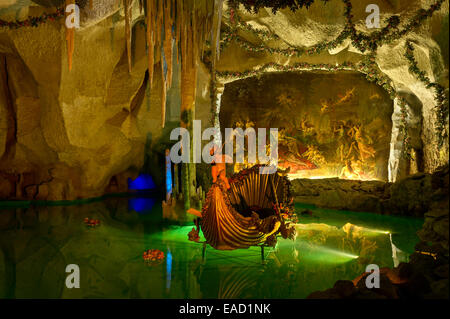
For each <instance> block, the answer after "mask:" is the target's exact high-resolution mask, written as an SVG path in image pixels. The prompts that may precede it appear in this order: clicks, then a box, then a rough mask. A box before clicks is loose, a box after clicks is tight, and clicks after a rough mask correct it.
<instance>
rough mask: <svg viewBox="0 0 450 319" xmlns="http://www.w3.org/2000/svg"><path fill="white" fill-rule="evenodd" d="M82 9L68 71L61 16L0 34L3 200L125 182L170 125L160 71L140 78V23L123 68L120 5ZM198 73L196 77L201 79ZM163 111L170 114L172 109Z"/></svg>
mask: <svg viewBox="0 0 450 319" xmlns="http://www.w3.org/2000/svg"><path fill="white" fill-rule="evenodd" d="M103 2H105V1H103ZM111 2H113V3H114V6H115V3H116V2H115V1H111ZM35 9H36V7H35ZM40 9H41V8H40ZM135 9H136V8H135ZM30 10H31V9H30ZM42 10H45V9H42ZM86 10H87V9H86ZM102 10H104V8H103V9H102ZM137 10H138V8H137ZM84 11H85V10H84ZM84 11H83V12H82V21H83V19H84V20H85V22H86V23H85V24H82V26H83V27H82V28H81V29H80V30H79V31H77V32H76V35H75V48H76V50H75V53H74V58H73V68H72V71H70V72H69V70H68V67H67V55H66V52H65V51H66V50H65V41H64V27H63V25H62V22H61V23H60V22H59V21H58V22H48V23H46V24H43V25H41V26H40V27H38V28H21V29H19V30H14V31H6V32H3V31H2V32H1V33H0V43H1V44H0V61H1V63H0V65H1V66H0V70H1V72H0V73H1V75H2V76H1V77H0V87H1V89H0V198H1V199H33V198H34V199H49V200H62V199H75V198H79V197H82V198H85V197H94V196H100V195H103V194H104V193H105V191H115V192H120V191H126V190H127V178H128V177H133V178H135V177H136V176H137V174H138V173H139V170H140V169H141V168H142V166H143V165H144V159H145V153H146V150H145V148H146V147H147V153H151V152H152V151H155V152H161V155H162V154H163V151H164V149H159V147H160V146H159V142H160V141H161V138H162V137H163V136H166V138H165V139H166V140H168V137H167V135H168V132H170V130H168V129H166V130H165V131H163V130H162V129H161V107H160V105H161V103H160V94H159V92H160V91H161V89H160V87H161V81H160V79H161V74H160V72H159V75H158V71H157V72H156V74H155V76H154V82H153V88H152V89H151V90H149V89H148V87H147V86H148V85H147V84H148V76H146V71H147V56H146V44H145V28H144V27H142V26H140V25H139V24H135V25H134V28H133V33H134V41H133V52H134V55H133V69H132V72H131V74H129V73H128V67H127V59H126V52H125V38H124V35H125V32H124V20H123V17H122V16H121V14H122V13H121V12H119V11H117V10H116V12H115V13H114V12H113V13H112V15H111V14H109V13H108V14H107V15H106V14H104V17H103V18H102V19H100V20H98V21H95V23H91V22H92V19H91V20H90V19H89V17H88V16H89V15H91V16H94V17H95V16H96V14H94V13H95V12H94V13H90V14H85V13H84ZM135 11H136V10H135ZM135 18H136V19H137V18H139V13H138V11H137V12H136V14H135ZM86 25H87V26H86ZM155 63H156V64H159V61H155ZM156 69H157V70H159V69H160V68H156ZM204 73H205V72H202V73H201V75H200V76H199V77H200V79H201V80H202V81H204V82H205V83H208V85H209V79H208V75H205V74H204ZM178 77H179V74H176V76H175V77H174V78H175V80H174V82H176V81H177V79H178ZM205 79H206V80H205ZM178 82H179V80H178ZM177 86H179V83H175V84H174V90H177ZM200 93H203V95H205V94H204V92H200ZM171 95H174V96H173V97H172V98H171ZM206 96H207V97H208V98H209V96H208V95H207V94H206ZM177 99H178V100H179V96H178V97H177V94H176V91H175V93H172V92H169V101H168V103H169V104H173V105H172V108H173V109H176V106H177V105H176V100H177ZM200 100H201V101H200V103H199V106H200V107H199V110H200V111H199V114H200V116H202V114H203V116H204V117H205V116H207V115H206V114H204V112H203V113H202V108H201V106H202V105H205V104H206V105H207V109H208V110H209V103H208V102H207V101H206V99H205V97H204V96H200ZM178 107H179V106H178ZM169 111H170V109H169ZM172 113H173V112H172ZM170 117H171V118H170ZM168 120H169V121H170V120H172V121H173V120H174V118H173V116H171V113H170V112H169V114H168ZM172 126H173V125H172ZM152 156H153V157H152V158H150V159H149V160H148V162H149V163H146V164H147V166H149V167H150V169H149V171H150V172H151V173H152V175H155V176H154V177H155V182H157V183H158V182H159V183H160V184H162V175H160V172H159V171H160V170H161V169H160V168H158V167H157V165H156V164H153V165H152V163H158V155H157V154H155V155H152ZM158 174H159V175H158ZM111 181H112V184H113V185H109V184H110V182H111Z"/></svg>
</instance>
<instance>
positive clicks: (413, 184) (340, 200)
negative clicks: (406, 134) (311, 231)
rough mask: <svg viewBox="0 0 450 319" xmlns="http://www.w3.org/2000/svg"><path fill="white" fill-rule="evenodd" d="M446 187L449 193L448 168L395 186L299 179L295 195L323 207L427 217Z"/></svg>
mask: <svg viewBox="0 0 450 319" xmlns="http://www.w3.org/2000/svg"><path fill="white" fill-rule="evenodd" d="M445 185H447V186H445ZM445 187H447V189H448V166H446V167H444V168H441V169H439V170H437V171H436V172H435V173H434V174H425V173H418V174H415V175H411V176H408V177H406V178H403V179H401V180H399V181H397V182H395V183H384V182H380V181H357V180H341V179H337V178H330V179H313V180H311V179H295V180H293V181H292V194H293V196H294V198H295V201H297V202H301V203H307V204H313V205H317V206H319V207H325V208H334V209H344V210H350V211H366V212H376V213H382V214H393V215H405V216H416V217H423V216H424V214H425V213H426V212H429V213H430V212H432V211H435V210H436V209H437V208H435V205H436V200H437V199H440V198H441V197H442V196H445ZM437 210H438V211H435V212H434V213H431V214H434V215H432V216H435V215H436V217H439V216H440V215H439V214H440V212H441V210H439V209H437ZM444 210H445V209H444ZM447 211H448V207H447ZM447 213H448V212H447ZM427 214H428V213H427ZM427 214H425V217H426V216H427Z"/></svg>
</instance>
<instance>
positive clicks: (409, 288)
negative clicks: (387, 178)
mask: <svg viewBox="0 0 450 319" xmlns="http://www.w3.org/2000/svg"><path fill="white" fill-rule="evenodd" d="M429 188H431V189H433V190H435V191H434V192H433V191H431V190H430V189H429ZM390 189H391V199H390V201H391V205H394V203H395V204H396V207H403V209H406V207H407V206H409V205H408V202H409V203H411V205H416V204H418V203H421V204H425V205H424V206H422V209H424V208H425V206H426V212H425V214H424V216H425V223H424V224H423V226H422V229H420V230H419V231H418V232H417V235H418V236H419V239H420V242H419V243H417V244H416V246H415V252H414V253H413V254H412V255H411V256H410V257H409V262H408V263H404V262H402V263H400V264H399V265H398V266H397V267H395V268H393V269H389V268H382V269H380V274H381V275H380V287H379V288H372V289H369V288H367V287H366V284H365V279H366V277H367V276H368V275H369V273H363V274H361V276H359V277H357V278H355V279H354V280H353V281H349V280H339V281H337V282H336V283H335V285H334V287H333V288H329V289H327V290H325V291H316V292H313V293H312V294H310V295H309V296H308V298H309V299H448V298H449V174H448V166H447V167H445V168H443V169H440V170H438V171H436V172H435V173H434V174H433V175H426V176H423V175H417V176H415V177H411V178H407V179H404V180H402V181H400V182H398V183H395V184H393V185H392V186H391V187H390ZM405 189H406V191H405ZM424 190H427V191H428V192H429V193H427V194H421V192H420V191H424ZM424 197H426V198H424Z"/></svg>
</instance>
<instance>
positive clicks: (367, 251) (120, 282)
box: [0, 198, 423, 299]
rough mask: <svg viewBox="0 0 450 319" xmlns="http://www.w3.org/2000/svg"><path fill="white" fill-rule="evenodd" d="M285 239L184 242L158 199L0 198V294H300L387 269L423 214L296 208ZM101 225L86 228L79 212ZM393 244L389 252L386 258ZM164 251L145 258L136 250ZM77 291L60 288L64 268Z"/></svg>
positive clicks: (182, 231) (401, 254) (409, 247)
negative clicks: (56, 201) (43, 201)
mask: <svg viewBox="0 0 450 319" xmlns="http://www.w3.org/2000/svg"><path fill="white" fill-rule="evenodd" d="M296 209H297V212H299V213H300V212H301V211H303V210H305V209H310V210H311V211H312V212H313V215H312V216H307V217H304V216H302V215H300V214H299V224H298V225H296V227H297V233H298V236H297V238H296V240H295V241H292V240H284V239H281V238H280V239H279V241H278V244H277V246H276V248H275V249H272V248H266V249H265V251H264V257H265V262H264V264H263V263H262V260H261V249H260V248H259V247H251V248H249V249H240V250H235V251H217V250H215V249H213V248H211V247H209V246H208V247H207V249H206V254H205V259H202V244H200V243H194V242H190V241H188V236H187V234H188V232H189V231H190V230H191V229H192V227H193V223H192V222H189V221H187V222H179V221H178V222H177V221H168V220H163V219H162V209H161V201H160V200H157V199H152V198H133V199H129V198H109V199H104V200H99V201H94V202H91V203H85V204H79V205H66V206H37V207H33V206H30V207H4V208H1V204H0V298H192V299H195V298H305V297H306V296H307V295H309V294H310V293H311V292H313V291H316V290H324V289H327V288H330V287H332V286H333V284H334V282H335V281H336V280H339V279H350V280H351V279H354V278H355V277H357V276H358V275H360V274H361V273H362V272H364V270H365V268H366V266H367V265H368V264H377V265H378V266H379V267H393V266H394V263H397V262H400V261H404V260H406V259H407V258H408V256H409V254H411V253H412V252H413V250H414V245H415V244H416V243H417V242H418V238H417V236H416V231H417V230H418V229H419V228H420V227H421V225H422V223H423V220H421V219H414V218H404V217H395V216H384V215H376V214H370V213H361V212H348V211H337V210H328V209H319V208H314V207H311V206H306V205H299V204H297V205H296ZM86 217H89V218H95V219H98V220H100V222H101V224H100V226H99V227H97V228H89V227H87V226H86V225H85V224H84V218H86ZM393 245H394V250H395V252H396V253H395V255H396V258H395V260H394V258H393V257H392V256H393ZM147 249H159V250H161V251H163V252H164V254H165V258H164V260H162V261H161V262H160V263H156V264H151V265H148V264H146V263H145V262H144V261H143V258H142V254H143V252H144V251H145V250H147ZM69 264H76V265H78V266H79V270H80V288H72V289H69V288H67V287H66V284H65V282H66V277H67V276H68V275H69V274H68V273H66V272H65V270H66V266H67V265H69Z"/></svg>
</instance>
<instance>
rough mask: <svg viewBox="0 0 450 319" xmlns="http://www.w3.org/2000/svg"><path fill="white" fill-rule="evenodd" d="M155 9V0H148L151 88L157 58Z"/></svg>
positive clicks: (147, 19)
mask: <svg viewBox="0 0 450 319" xmlns="http://www.w3.org/2000/svg"><path fill="white" fill-rule="evenodd" d="M154 9H155V1H154V0H147V17H146V21H147V31H146V35H147V48H148V75H149V81H150V88H152V87H153V70H154V67H153V65H154V59H155V33H154V23H153V14H154V12H155V11H154Z"/></svg>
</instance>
